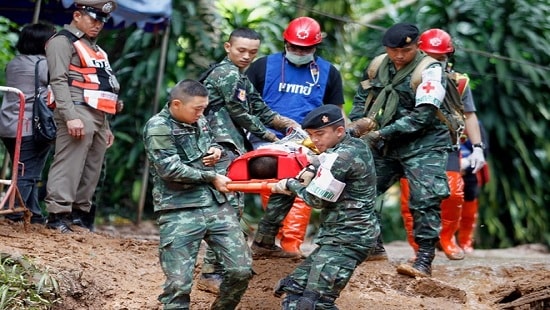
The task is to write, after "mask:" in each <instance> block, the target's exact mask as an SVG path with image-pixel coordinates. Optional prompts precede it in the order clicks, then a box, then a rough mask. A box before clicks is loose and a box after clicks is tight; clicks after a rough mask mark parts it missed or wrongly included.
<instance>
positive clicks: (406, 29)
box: [382, 23, 419, 48]
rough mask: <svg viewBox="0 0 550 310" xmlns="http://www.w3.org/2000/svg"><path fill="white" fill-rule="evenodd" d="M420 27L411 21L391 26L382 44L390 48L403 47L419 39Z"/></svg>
mask: <svg viewBox="0 0 550 310" xmlns="http://www.w3.org/2000/svg"><path fill="white" fill-rule="evenodd" d="M418 34H419V31H418V28H417V27H416V26H415V25H413V24H410V23H398V24H395V25H393V26H391V27H390V28H389V29H388V30H386V33H385V34H384V37H383V38H382V44H383V45H384V46H386V47H390V48H396V47H397V48H401V47H404V46H406V45H409V44H410V43H412V42H415V41H416V40H417V39H418Z"/></svg>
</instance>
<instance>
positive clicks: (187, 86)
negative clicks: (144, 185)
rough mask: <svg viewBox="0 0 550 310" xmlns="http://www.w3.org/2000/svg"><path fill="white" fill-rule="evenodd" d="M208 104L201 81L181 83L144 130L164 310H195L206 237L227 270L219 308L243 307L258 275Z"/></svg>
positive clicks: (216, 305)
mask: <svg viewBox="0 0 550 310" xmlns="http://www.w3.org/2000/svg"><path fill="white" fill-rule="evenodd" d="M207 105H208V91H207V90H206V88H205V87H204V86H203V85H202V84H201V83H199V82H197V81H193V80H184V81H181V82H179V83H178V84H177V85H176V86H174V88H173V89H172V91H171V93H170V101H169V102H168V104H167V105H166V107H165V108H164V109H163V110H162V111H161V112H159V113H158V114H156V115H155V116H153V117H152V118H151V119H150V120H149V121H148V122H147V124H146V125H145V128H144V130H143V137H144V145H145V149H146V151H147V156H148V158H149V161H150V163H151V174H152V176H153V184H154V187H153V199H154V206H155V213H156V214H157V215H158V220H157V222H158V225H159V231H160V245H159V256H160V263H161V267H162V270H163V271H164V274H165V275H166V282H165V283H164V290H163V292H162V294H161V295H160V296H159V300H160V301H161V302H162V303H163V304H164V309H189V307H190V293H191V286H192V284H193V271H194V267H195V261H196V259H197V255H198V252H199V248H200V245H201V241H202V240H205V241H206V243H207V244H208V245H209V246H210V248H211V249H212V250H213V251H214V252H215V254H216V256H217V257H219V261H220V263H221V264H222V265H223V267H224V271H225V273H224V277H223V283H222V286H221V289H220V292H219V295H218V297H217V298H216V300H215V301H214V303H213V304H212V307H211V309H220V310H226V309H235V307H236V306H237V304H238V303H239V301H240V299H241V297H242V295H243V294H244V292H245V290H246V288H247V287H248V282H249V281H250V278H251V276H252V256H251V253H250V249H249V247H248V244H247V243H246V240H245V238H244V235H243V233H242V231H241V228H240V225H239V221H238V219H237V216H236V214H235V210H234V209H233V208H232V207H231V206H230V205H229V203H228V202H227V200H226V197H225V196H224V194H222V193H221V192H227V186H226V185H227V182H228V181H230V179H229V178H227V177H226V176H225V175H223V174H220V173H219V172H218V171H216V167H215V164H216V163H217V161H218V160H219V159H220V157H221V154H222V147H221V146H220V145H218V144H216V143H215V142H214V140H213V138H212V135H211V131H210V129H209V127H208V124H207V121H206V119H205V118H204V117H203V112H204V109H205V108H206V106H207ZM222 173H223V171H222Z"/></svg>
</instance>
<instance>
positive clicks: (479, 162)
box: [468, 147, 485, 173]
mask: <svg viewBox="0 0 550 310" xmlns="http://www.w3.org/2000/svg"><path fill="white" fill-rule="evenodd" d="M468 160H469V161H470V168H472V173H476V172H478V171H479V170H480V169H481V168H483V166H484V165H485V156H484V155H483V149H482V148H480V147H474V151H473V152H472V154H470V156H468Z"/></svg>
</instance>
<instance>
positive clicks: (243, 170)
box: [227, 148, 309, 194]
mask: <svg viewBox="0 0 550 310" xmlns="http://www.w3.org/2000/svg"><path fill="white" fill-rule="evenodd" d="M258 157H273V158H276V159H277V161H276V162H277V164H276V167H270V168H271V169H274V170H275V171H273V174H274V175H276V178H270V179H254V178H251V171H250V167H249V162H250V161H251V160H252V159H254V158H258ZM308 164H309V161H308V159H307V155H306V154H304V153H300V152H286V151H283V150H280V149H269V148H264V149H257V150H255V151H250V152H247V153H245V154H243V155H241V156H239V157H237V158H236V159H235V160H233V162H231V164H230V165H229V167H228V169H227V176H228V177H229V178H230V179H231V180H232V181H231V182H229V183H228V184H227V188H228V189H229V190H230V191H236V192H244V193H256V194H270V193H271V188H272V187H273V186H275V184H276V183H277V182H278V181H279V180H280V179H285V178H293V177H295V176H296V175H297V174H298V173H299V172H300V171H301V170H302V169H303V168H304V167H306V166H307V165H308Z"/></svg>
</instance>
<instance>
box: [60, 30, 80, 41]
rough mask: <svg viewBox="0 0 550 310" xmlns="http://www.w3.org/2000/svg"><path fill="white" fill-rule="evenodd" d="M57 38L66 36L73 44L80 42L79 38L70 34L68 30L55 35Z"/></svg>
mask: <svg viewBox="0 0 550 310" xmlns="http://www.w3.org/2000/svg"><path fill="white" fill-rule="evenodd" d="M55 36H65V37H67V38H69V40H70V41H71V42H73V43H74V42H76V41H78V40H79V39H78V37H77V36H75V35H74V34H73V33H72V32H70V31H69V30H67V29H63V30H60V31H59V32H57V33H56V34H55Z"/></svg>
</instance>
